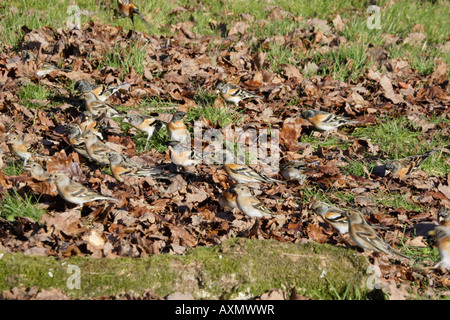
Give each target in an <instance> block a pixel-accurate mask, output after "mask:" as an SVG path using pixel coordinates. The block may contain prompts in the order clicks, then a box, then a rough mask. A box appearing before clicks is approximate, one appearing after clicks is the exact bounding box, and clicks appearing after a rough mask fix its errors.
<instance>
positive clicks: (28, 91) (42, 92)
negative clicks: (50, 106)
mask: <svg viewBox="0 0 450 320" xmlns="http://www.w3.org/2000/svg"><path fill="white" fill-rule="evenodd" d="M17 95H18V97H19V99H20V101H21V103H22V104H23V105H24V106H25V107H27V108H33V109H34V108H38V107H39V105H38V104H37V103H35V102H33V101H32V100H46V99H48V98H49V96H50V91H48V89H47V88H46V87H44V86H41V85H36V84H34V83H31V82H30V83H27V84H26V85H24V86H21V87H20V90H19V91H18V92H17Z"/></svg>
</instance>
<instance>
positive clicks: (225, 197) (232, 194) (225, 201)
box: [219, 186, 238, 211]
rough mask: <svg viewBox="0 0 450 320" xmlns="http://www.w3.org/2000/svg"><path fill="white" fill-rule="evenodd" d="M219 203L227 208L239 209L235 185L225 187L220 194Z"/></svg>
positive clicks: (231, 209)
mask: <svg viewBox="0 0 450 320" xmlns="http://www.w3.org/2000/svg"><path fill="white" fill-rule="evenodd" d="M219 204H220V206H221V207H222V208H224V209H225V210H230V211H234V210H235V209H238V207H237V203H236V191H235V190H234V186H232V187H230V188H228V189H225V190H224V191H223V192H222V193H221V194H220V196H219Z"/></svg>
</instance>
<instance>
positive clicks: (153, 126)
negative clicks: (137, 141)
mask: <svg viewBox="0 0 450 320" xmlns="http://www.w3.org/2000/svg"><path fill="white" fill-rule="evenodd" d="M123 121H124V122H128V123H129V124H131V125H132V126H133V127H134V128H136V129H137V130H139V131H141V132H145V133H146V134H147V141H146V143H145V149H147V145H148V141H149V140H150V138H151V137H152V136H153V134H154V133H155V132H158V131H159V130H160V129H161V128H162V127H163V126H164V123H163V122H162V121H161V120H158V119H156V118H153V117H146V116H144V115H142V114H129V115H127V116H126V118H125V119H124V120H123Z"/></svg>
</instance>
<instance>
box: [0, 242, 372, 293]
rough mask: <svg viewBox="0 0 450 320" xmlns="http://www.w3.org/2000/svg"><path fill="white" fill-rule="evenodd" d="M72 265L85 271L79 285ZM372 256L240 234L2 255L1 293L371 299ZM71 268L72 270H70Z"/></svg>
mask: <svg viewBox="0 0 450 320" xmlns="http://www.w3.org/2000/svg"><path fill="white" fill-rule="evenodd" d="M70 265H75V266H77V267H78V268H79V271H80V289H76V288H73V289H69V287H68V283H69V286H70V283H72V284H73V283H74V282H73V281H72V280H73V277H72V278H71V276H73V275H74V273H72V272H70V268H69V266H70ZM367 268H368V262H367V260H366V259H365V258H364V257H363V256H361V255H359V254H357V253H356V252H355V251H354V250H352V249H348V248H343V247H335V246H331V245H327V244H324V245H321V244H317V243H313V242H310V243H307V244H302V245H300V244H289V243H280V242H277V241H273V240H262V241H261V240H249V239H244V238H236V239H230V240H227V241H225V242H224V243H223V244H221V245H219V246H215V247H199V248H195V249H193V250H191V251H189V253H188V254H186V255H184V256H174V255H156V256H152V257H148V258H139V259H133V258H118V259H96V258H90V257H88V258H83V257H72V258H69V259H63V260H58V259H55V258H53V257H41V256H27V255H23V254H20V253H14V254H4V255H3V257H2V258H1V259H0V291H3V290H9V289H11V288H13V287H25V288H29V287H32V286H38V287H39V288H40V289H51V288H57V289H59V290H61V291H63V292H64V293H65V294H66V295H68V296H69V297H70V298H73V299H92V298H95V297H100V296H114V295H118V294H121V293H125V292H133V293H135V294H142V293H143V292H145V291H150V292H153V293H155V294H157V295H159V296H166V295H168V294H170V293H173V292H185V293H188V292H190V293H192V294H194V296H195V297H196V298H197V299H237V298H246V299H250V298H252V297H257V296H260V295H261V294H263V293H265V292H267V291H269V290H271V289H282V290H285V291H289V290H290V289H291V288H293V287H294V286H295V287H296V288H297V292H299V293H300V294H302V295H305V296H307V297H310V298H320V299H339V298H341V297H342V296H343V295H344V293H345V295H346V297H345V298H346V299H364V298H367V294H368V289H367V288H365V285H364V284H365V278H366V277H367V275H366V270H367ZM68 270H69V272H68Z"/></svg>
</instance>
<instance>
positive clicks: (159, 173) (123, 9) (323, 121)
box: [0, 0, 450, 269]
mask: <svg viewBox="0 0 450 320" xmlns="http://www.w3.org/2000/svg"><path fill="white" fill-rule="evenodd" d="M117 3H118V8H119V12H120V13H121V15H122V16H125V17H128V18H130V19H131V20H132V21H133V23H134V20H133V16H134V15H135V14H136V15H138V16H139V17H141V18H142V19H143V20H144V21H145V19H144V18H143V16H142V15H141V14H140V13H139V10H138V9H137V8H136V6H134V5H133V4H131V3H130V2H128V1H125V0H117ZM48 69H49V70H50V72H51V71H54V70H57V69H55V68H48ZM38 72H40V71H38ZM43 75H45V74H43ZM43 75H42V74H41V75H40V76H43ZM129 87H130V84H128V83H123V84H120V85H116V86H108V85H104V84H101V85H94V84H91V83H89V82H86V81H84V80H80V81H78V82H77V83H76V84H75V90H76V91H77V92H78V93H80V94H81V98H82V100H83V101H84V105H85V110H84V111H83V112H81V113H80V115H79V117H78V118H77V119H76V120H74V121H73V122H72V123H70V124H68V125H67V130H68V141H69V143H70V145H71V146H72V148H73V150H74V151H76V152H78V153H79V154H80V155H82V157H84V158H85V159H87V160H88V162H89V163H94V164H96V165H100V166H105V165H109V166H110V168H111V173H112V176H113V177H114V178H115V179H116V180H117V181H120V182H124V181H125V177H127V176H134V177H142V176H149V177H152V178H153V179H156V180H170V179H171V178H173V177H174V175H176V174H179V169H180V168H183V169H184V168H186V167H189V166H193V165H194V166H195V165H197V164H199V163H200V162H201V159H196V157H195V155H193V151H192V147H191V143H192V139H191V135H190V133H189V130H188V128H187V126H186V123H185V121H184V120H185V116H186V113H185V112H184V111H181V110H178V111H176V112H175V113H174V114H173V116H172V118H171V120H170V121H169V122H163V121H161V120H159V119H156V118H155V117H151V116H147V115H144V114H140V113H135V112H134V113H131V114H125V113H123V112H121V111H119V110H117V109H115V108H114V107H113V106H111V105H110V104H108V103H107V102H106V101H107V100H108V98H110V97H111V96H112V95H113V94H115V93H116V92H117V91H119V90H127V89H128V88H129ZM215 89H216V93H218V94H219V95H220V97H222V99H224V100H225V101H227V102H230V103H234V104H235V105H239V104H240V103H241V102H242V101H244V100H247V99H263V97H261V96H258V95H256V94H253V93H251V92H249V91H246V90H244V89H242V88H240V87H238V86H236V85H234V84H228V83H219V84H217V85H216V88H215ZM301 117H302V118H303V119H306V120H308V121H309V122H310V123H311V125H313V126H314V128H316V129H317V130H319V131H322V132H325V133H326V134H327V135H326V136H327V137H328V134H329V133H330V132H332V131H336V130H337V129H338V128H339V127H340V126H344V125H352V124H357V123H359V122H357V121H354V120H350V119H348V118H345V117H342V116H339V115H336V114H332V113H329V112H325V111H322V110H314V109H306V110H304V111H302V112H301ZM111 118H122V119H123V121H124V122H128V123H129V124H130V125H131V126H132V127H134V128H135V129H136V130H138V131H141V132H143V133H145V134H146V135H147V141H146V146H145V147H146V148H147V145H148V142H149V139H150V138H151V137H152V136H153V135H154V134H155V133H156V132H158V131H159V130H160V129H161V128H163V127H165V128H166V129H167V133H168V137H169V141H170V142H169V145H168V150H169V153H170V159H171V163H172V164H173V165H175V167H176V168H177V170H176V172H175V173H174V172H172V171H171V170H168V168H169V166H168V164H161V165H159V166H154V167H150V166H145V165H143V164H142V163H138V162H136V161H134V160H133V159H131V158H129V157H128V156H127V155H125V154H123V153H120V152H117V151H115V150H112V149H111V148H109V147H108V145H107V144H106V143H105V142H104V141H105V138H104V131H102V125H101V123H102V122H104V121H103V120H105V119H111ZM7 145H8V147H9V150H10V153H11V154H12V155H15V156H17V157H19V158H20V159H22V160H23V163H24V168H25V169H27V170H29V171H30V174H31V177H32V178H34V179H36V180H38V181H51V182H53V183H54V184H55V185H56V189H57V191H58V194H59V195H60V196H61V197H62V198H63V199H64V200H65V201H67V202H69V203H73V204H76V205H77V207H79V208H81V207H82V206H83V205H84V204H85V203H88V202H92V201H97V200H107V201H119V200H118V199H116V198H114V197H110V196H105V195H102V194H100V193H98V192H96V191H94V190H92V189H91V188H89V187H87V186H85V185H83V184H81V183H78V182H76V181H73V180H72V179H71V178H70V177H69V176H67V175H65V174H62V173H49V172H47V171H46V170H45V169H44V168H43V166H42V165H41V164H40V163H38V162H36V161H32V160H33V154H32V153H31V152H30V151H29V150H28V146H27V145H25V143H24V141H23V138H22V137H21V136H20V135H19V134H17V133H10V134H8V136H7ZM433 152H434V150H430V151H428V152H426V153H425V154H422V155H416V156H410V157H406V158H403V159H398V160H392V161H388V162H387V163H386V164H385V165H384V169H385V174H386V175H388V174H389V175H391V176H398V177H399V178H403V177H405V176H406V175H408V174H410V173H412V172H413V171H414V170H415V169H417V168H418V167H419V166H420V165H421V164H422V163H423V162H424V161H425V160H426V159H427V158H428V157H429V156H430V155H431V154H432V153H433ZM1 165H2V157H1V150H0V167H1ZM223 169H224V171H225V172H226V173H227V175H228V176H229V178H230V179H231V180H232V186H231V187H230V188H228V189H226V190H224V191H223V192H222V194H221V195H220V197H219V203H220V205H221V206H222V207H223V208H225V209H226V210H230V211H233V212H235V210H240V211H241V212H242V213H244V214H245V215H247V216H249V217H251V218H256V219H258V218H262V217H270V216H271V215H273V214H274V213H273V212H272V211H271V210H270V209H268V208H267V207H265V206H264V205H263V203H262V202H261V201H260V200H259V199H258V198H257V197H255V196H254V195H253V193H252V190H251V188H250V187H249V184H252V183H282V184H286V183H287V182H288V181H296V183H299V184H303V182H304V181H305V180H306V179H307V174H306V172H307V171H309V170H311V167H308V166H307V165H306V164H305V163H303V162H301V161H284V162H282V163H281V164H280V168H279V170H280V171H279V173H280V174H281V176H282V177H283V180H278V179H275V178H271V177H268V176H266V175H264V174H262V173H260V172H257V171H256V170H254V169H252V168H251V167H249V166H247V165H245V164H237V163H225V164H224V165H223ZM183 172H184V171H183ZM311 210H312V211H313V212H315V213H316V214H318V215H319V216H320V217H322V219H323V220H324V221H325V222H326V223H328V224H329V225H331V226H332V227H333V228H334V229H335V230H336V231H337V232H339V233H340V234H342V235H345V234H348V235H349V236H350V238H351V240H353V242H354V243H355V244H356V245H358V246H359V247H360V248H362V249H364V250H368V251H372V252H385V253H387V254H389V255H396V256H399V257H402V258H406V259H410V258H409V257H408V256H406V255H404V254H402V253H401V252H399V251H398V250H396V249H394V248H393V247H392V246H391V245H389V244H388V243H387V242H386V241H385V240H384V239H383V238H382V237H381V235H380V234H379V233H378V232H377V231H376V229H378V228H381V229H383V228H385V227H382V226H376V225H371V224H369V223H368V222H366V220H365V218H364V216H363V214H362V212H360V211H359V210H356V209H343V208H338V207H336V206H333V205H330V204H327V203H324V202H320V201H318V202H315V203H313V204H312V206H311ZM438 218H439V221H440V223H439V226H437V227H436V228H435V229H434V230H433V231H432V232H431V234H433V235H435V236H436V239H437V246H438V249H439V253H440V256H441V261H440V262H439V264H438V266H439V267H443V268H446V269H450V212H449V209H447V208H444V207H443V208H441V209H440V210H439V212H438Z"/></svg>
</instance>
